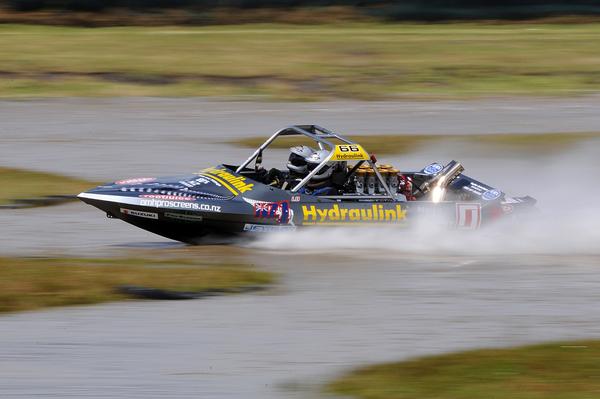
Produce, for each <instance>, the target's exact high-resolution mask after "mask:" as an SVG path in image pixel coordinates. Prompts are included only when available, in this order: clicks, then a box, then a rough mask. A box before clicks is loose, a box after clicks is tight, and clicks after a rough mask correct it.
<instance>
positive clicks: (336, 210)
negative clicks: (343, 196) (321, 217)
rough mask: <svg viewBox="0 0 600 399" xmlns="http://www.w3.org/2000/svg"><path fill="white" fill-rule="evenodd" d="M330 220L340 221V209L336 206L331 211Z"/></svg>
mask: <svg viewBox="0 0 600 399" xmlns="http://www.w3.org/2000/svg"><path fill="white" fill-rule="evenodd" d="M329 220H332V221H338V220H340V207H339V206H337V205H334V206H333V208H331V209H330V210H329Z"/></svg>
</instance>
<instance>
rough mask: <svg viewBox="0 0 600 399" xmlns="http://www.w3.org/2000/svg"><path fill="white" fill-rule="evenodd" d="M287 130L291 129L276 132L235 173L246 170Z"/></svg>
mask: <svg viewBox="0 0 600 399" xmlns="http://www.w3.org/2000/svg"><path fill="white" fill-rule="evenodd" d="M287 129H289V128H288V127H286V128H284V129H281V130H278V131H277V132H275V134H273V135H272V136H271V137H269V138H268V139H267V141H265V142H264V143H263V144H262V145H261V146H260V147H258V148H257V149H256V151H254V152H253V153H252V155H250V157H249V158H248V159H246V160H245V161H244V163H242V164H241V165H240V166H239V167H238V168H237V169H236V170H235V173H240V172H241V171H242V170H244V168H245V167H246V166H248V164H249V163H250V162H252V160H254V158H256V157H257V156H258V154H259V153H260V152H261V151H262V150H264V149H265V148H267V147H268V146H269V144H271V143H272V142H273V140H275V139H276V138H277V136H279V135H280V134H281V133H282V132H284V131H285V130H287Z"/></svg>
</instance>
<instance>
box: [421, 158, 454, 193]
mask: <svg viewBox="0 0 600 399" xmlns="http://www.w3.org/2000/svg"><path fill="white" fill-rule="evenodd" d="M464 170H465V168H464V167H463V166H462V165H461V164H460V163H459V162H456V161H450V162H448V164H447V165H446V166H444V168H443V169H442V170H441V171H440V172H439V173H438V174H437V175H435V176H434V177H432V178H431V179H429V180H427V181H426V182H425V183H423V184H422V185H421V187H419V189H420V190H421V191H422V192H424V193H427V192H429V191H430V190H431V189H432V188H433V187H435V186H436V185H438V184H440V187H441V188H446V187H447V186H448V185H449V184H450V183H452V181H453V180H454V179H455V178H456V177H457V176H458V175H460V174H461V173H462V172H463V171H464Z"/></svg>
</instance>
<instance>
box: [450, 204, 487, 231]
mask: <svg viewBox="0 0 600 399" xmlns="http://www.w3.org/2000/svg"><path fill="white" fill-rule="evenodd" d="M480 225H481V204H479V203H469V204H461V203H457V204H456V227H457V228H458V229H460V230H474V229H478V228H479V226H480Z"/></svg>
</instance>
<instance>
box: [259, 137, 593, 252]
mask: <svg viewBox="0 0 600 399" xmlns="http://www.w3.org/2000/svg"><path fill="white" fill-rule="evenodd" d="M598 154H600V142H598V141H591V142H588V143H586V144H585V145H582V146H580V147H578V148H576V149H574V150H572V151H570V152H568V153H566V154H560V155H555V156H536V157H531V158H529V159H522V158H520V159H515V158H512V157H508V158H507V159H503V158H500V157H495V158H486V159H481V158H479V159H477V158H471V159H468V158H467V160H466V161H465V162H463V164H464V165H465V166H466V167H467V170H466V171H465V174H467V175H469V176H473V177H474V178H476V179H478V180H481V181H482V182H484V183H488V184H490V185H492V186H494V187H498V188H499V189H501V190H503V191H505V192H507V193H508V195H515V196H519V195H531V196H533V197H534V198H536V199H537V200H538V204H537V206H536V208H537V210H538V212H536V213H535V214H533V215H529V216H528V217H526V218H524V219H523V220H522V221H519V222H516V223H515V222H512V223H508V222H506V223H504V222H502V221H500V222H498V223H496V224H495V225H493V226H489V227H488V228H485V229H481V230H478V231H452V230H445V229H440V228H435V227H432V226H431V225H430V224H427V223H423V224H419V225H417V227H416V228H414V229H410V230H408V229H402V228H398V227H394V226H374V227H361V228H352V227H348V228H345V227H339V228H338V227H335V228H330V227H327V228H318V227H317V228H308V229H303V230H302V229H301V230H299V231H296V232H286V233H274V234H268V235H265V236H263V237H261V238H259V239H258V240H256V241H254V242H251V243H250V244H248V245H250V246H251V247H254V248H260V249H267V250H275V251H277V250H281V251H286V252H290V251H292V252H294V251H297V252H299V253H339V252H342V251H343V252H344V253H345V254H348V253H352V254H354V255H358V256H360V255H364V256H365V257H371V256H373V255H375V254H377V253H383V254H394V253H398V254H402V253H409V254H434V255H444V254H451V255H501V254H550V255H560V254H564V255H574V254H578V255H588V254H589V255H599V254H600V206H599V205H598V203H599V201H600V178H599V177H598V175H597V174H598V172H600V159H599V157H598ZM425 156H426V155H424V158H423V159H424V160H426V161H425V162H424V163H427V162H428V161H429V159H428V158H426V157H425ZM396 163H397V164H401V161H399V162H396Z"/></svg>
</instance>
